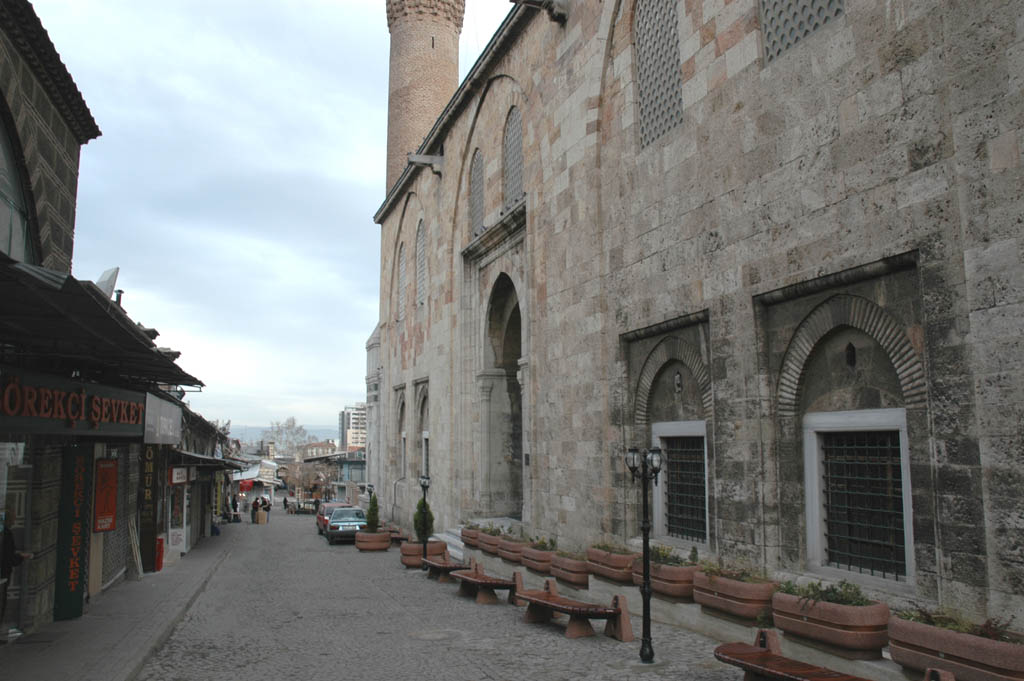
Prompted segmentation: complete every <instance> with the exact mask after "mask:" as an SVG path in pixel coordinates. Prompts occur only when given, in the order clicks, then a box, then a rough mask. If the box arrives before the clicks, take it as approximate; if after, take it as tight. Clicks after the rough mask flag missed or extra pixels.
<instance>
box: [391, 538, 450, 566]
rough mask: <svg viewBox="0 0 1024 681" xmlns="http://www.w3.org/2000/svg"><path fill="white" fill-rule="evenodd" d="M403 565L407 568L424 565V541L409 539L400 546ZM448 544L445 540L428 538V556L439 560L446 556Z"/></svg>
mask: <svg viewBox="0 0 1024 681" xmlns="http://www.w3.org/2000/svg"><path fill="white" fill-rule="evenodd" d="M399 548H400V550H401V560H402V565H404V566H405V567H407V568H418V567H423V543H422V542H418V541H407V542H405V543H403V544H402V545H401V546H400V547H399ZM446 548H448V545H447V544H446V543H444V542H443V541H437V540H427V558H430V559H431V560H439V559H440V558H441V557H442V556H444V551H445V549H446Z"/></svg>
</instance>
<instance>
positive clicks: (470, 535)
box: [459, 523, 480, 548]
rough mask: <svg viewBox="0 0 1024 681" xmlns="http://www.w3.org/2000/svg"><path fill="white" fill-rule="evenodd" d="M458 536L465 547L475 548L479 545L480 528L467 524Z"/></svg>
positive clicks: (474, 524) (473, 524)
mask: <svg viewBox="0 0 1024 681" xmlns="http://www.w3.org/2000/svg"><path fill="white" fill-rule="evenodd" d="M459 534H460V537H461V539H462V543H463V544H465V545H466V546H472V547H473V548H476V547H477V546H478V545H479V537H480V526H479V525H477V524H476V523H469V524H468V525H466V526H465V527H463V528H462V531H461V532H460V533H459Z"/></svg>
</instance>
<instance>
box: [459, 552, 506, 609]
mask: <svg viewBox="0 0 1024 681" xmlns="http://www.w3.org/2000/svg"><path fill="white" fill-rule="evenodd" d="M448 574H450V575H451V576H452V577H454V578H455V579H457V580H459V595H460V596H472V597H475V598H476V602H477V603H483V604H485V605H491V604H494V603H497V602H498V596H497V595H496V594H495V593H494V592H495V591H496V590H501V589H507V590H508V602H509V603H515V602H516V583H515V582H514V581H513V580H511V579H505V578H504V577H494V576H492V575H488V574H486V573H484V570H483V568H482V567H480V565H478V564H477V562H476V561H475V560H473V561H470V567H469V569H467V570H454V571H452V572H450V573H448Z"/></svg>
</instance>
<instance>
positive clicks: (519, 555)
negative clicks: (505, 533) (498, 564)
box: [498, 537, 529, 563]
mask: <svg viewBox="0 0 1024 681" xmlns="http://www.w3.org/2000/svg"><path fill="white" fill-rule="evenodd" d="M527 546H529V544H527V543H526V542H525V541H516V540H515V539H509V538H508V537H502V538H501V541H500V542H498V555H499V556H501V557H502V558H504V559H505V560H507V561H511V562H513V563H520V562H522V560H523V549H524V548H525V547H527Z"/></svg>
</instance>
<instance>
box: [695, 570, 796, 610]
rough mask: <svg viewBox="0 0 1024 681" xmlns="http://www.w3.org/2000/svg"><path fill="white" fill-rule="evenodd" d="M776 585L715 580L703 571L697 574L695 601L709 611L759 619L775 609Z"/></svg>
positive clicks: (723, 579) (734, 580) (720, 578)
mask: <svg viewBox="0 0 1024 681" xmlns="http://www.w3.org/2000/svg"><path fill="white" fill-rule="evenodd" d="M776 586H778V585H777V584H776V583H775V582H741V581H740V580H738V579H730V578H728V577H712V576H710V575H707V574H705V573H703V572H701V571H699V570H698V571H697V572H696V574H694V575H693V600H695V601H697V602H698V603H700V604H701V605H703V606H704V607H706V608H710V609H711V610H718V611H720V612H723V613H725V614H727V615H732V616H733V617H738V618H740V619H744V620H756V619H757V618H758V617H760V615H761V613H763V612H764V611H766V610H768V609H769V608H771V606H772V593H774V592H775V587H776Z"/></svg>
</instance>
